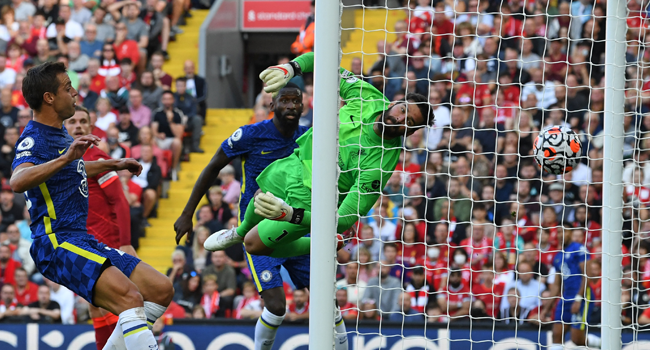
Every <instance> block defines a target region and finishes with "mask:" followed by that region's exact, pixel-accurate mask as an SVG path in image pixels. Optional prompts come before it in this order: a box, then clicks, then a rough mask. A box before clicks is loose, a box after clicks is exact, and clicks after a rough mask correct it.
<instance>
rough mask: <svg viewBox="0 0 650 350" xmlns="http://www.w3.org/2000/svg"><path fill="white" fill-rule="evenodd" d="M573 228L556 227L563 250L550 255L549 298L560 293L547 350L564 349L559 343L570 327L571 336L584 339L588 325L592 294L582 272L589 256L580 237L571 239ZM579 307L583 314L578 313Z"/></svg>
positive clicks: (584, 272) (567, 226) (584, 273)
mask: <svg viewBox="0 0 650 350" xmlns="http://www.w3.org/2000/svg"><path fill="white" fill-rule="evenodd" d="M574 230H578V229H574V228H573V227H571V226H569V225H566V226H564V227H559V228H558V231H559V232H558V234H559V235H560V238H561V239H562V240H561V242H562V250H561V251H559V252H558V253H557V254H556V255H555V258H553V267H554V268H555V280H554V281H553V284H552V285H551V288H550V292H551V298H556V297H558V296H559V299H558V301H557V306H556V307H555V316H554V321H555V323H554V324H553V344H552V345H551V346H550V348H549V350H561V349H564V345H562V344H563V343H564V335H565V334H566V333H567V332H568V331H569V329H571V339H573V340H578V339H580V338H581V336H582V338H584V326H585V325H586V324H589V321H590V320H589V316H590V313H589V312H588V308H589V303H590V301H591V300H589V299H590V298H591V293H590V291H589V290H588V286H587V275H586V271H585V267H586V265H587V260H588V259H589V255H588V252H587V248H585V246H584V245H583V244H581V243H578V242H579V241H583V240H580V239H575V240H574V239H572V233H573V231H574ZM552 304H553V303H550V304H548V305H549V307H548V308H547V309H545V310H544V312H543V313H542V314H546V312H548V311H549V309H550V306H551V305H552ZM585 307H586V308H587V309H586V310H585ZM581 310H582V311H583V314H582V315H580V316H578V315H579V313H580V311H581ZM583 316H584V317H583ZM574 322H575V324H574ZM572 325H573V327H572ZM579 345H584V344H579Z"/></svg>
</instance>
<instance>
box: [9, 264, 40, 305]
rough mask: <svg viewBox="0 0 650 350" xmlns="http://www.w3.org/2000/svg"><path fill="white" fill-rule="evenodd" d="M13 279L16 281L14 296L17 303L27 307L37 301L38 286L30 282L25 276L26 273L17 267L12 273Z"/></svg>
mask: <svg viewBox="0 0 650 350" xmlns="http://www.w3.org/2000/svg"><path fill="white" fill-rule="evenodd" d="M14 279H15V280H16V284H15V285H14V287H15V296H16V300H18V303H20V304H23V305H29V304H31V303H33V302H35V301H37V299H38V285H37V284H36V283H34V282H31V281H30V280H29V278H28V276H27V271H25V269H24V268H22V267H19V268H17V269H16V271H15V272H14Z"/></svg>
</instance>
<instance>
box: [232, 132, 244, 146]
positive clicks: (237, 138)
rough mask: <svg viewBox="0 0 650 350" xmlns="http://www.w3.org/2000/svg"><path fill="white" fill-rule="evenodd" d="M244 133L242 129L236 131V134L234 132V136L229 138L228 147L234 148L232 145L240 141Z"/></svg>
mask: <svg viewBox="0 0 650 350" xmlns="http://www.w3.org/2000/svg"><path fill="white" fill-rule="evenodd" d="M243 133H244V131H242V129H241V128H239V129H237V130H235V132H233V133H232V135H231V136H230V137H229V138H228V146H230V148H232V143H233V142H237V141H239V140H240V139H241V136H242V134H243Z"/></svg>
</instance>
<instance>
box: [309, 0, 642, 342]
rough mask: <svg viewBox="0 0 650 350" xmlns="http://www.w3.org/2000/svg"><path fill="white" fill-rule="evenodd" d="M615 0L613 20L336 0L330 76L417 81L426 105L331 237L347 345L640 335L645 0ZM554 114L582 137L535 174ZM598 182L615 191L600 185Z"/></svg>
mask: <svg viewBox="0 0 650 350" xmlns="http://www.w3.org/2000/svg"><path fill="white" fill-rule="evenodd" d="M609 1H614V0H609ZM620 1H624V2H625V6H626V12H627V16H626V17H619V18H614V19H612V17H611V16H610V17H606V16H607V14H606V7H607V4H606V1H604V0H599V1H592V0H569V1H561V0H560V1H558V0H529V1H523V0H522V1H518V0H509V1H487V0H457V1H451V0H449V1H442V0H440V1H429V0H405V1H400V2H399V3H397V1H384V0H381V1H379V0H374V1H373V0H365V1H363V3H360V2H351V1H343V3H342V5H341V6H342V17H341V67H343V68H345V69H346V70H348V71H349V72H350V74H349V75H346V76H343V77H342V79H352V78H353V77H352V75H354V77H356V78H357V79H363V80H365V81H366V82H368V83H370V85H372V86H373V87H374V88H376V89H377V90H379V91H380V92H382V93H383V94H384V95H385V96H386V98H387V99H388V100H389V101H397V100H403V99H404V98H405V96H406V95H407V94H411V93H418V94H421V95H424V96H425V97H426V99H427V101H428V103H429V104H430V105H431V106H432V108H433V111H434V114H435V122H434V125H433V126H432V127H426V128H423V129H420V130H418V131H416V132H415V133H414V134H412V135H411V136H410V137H408V138H405V139H404V142H403V144H402V145H401V146H397V147H401V150H400V153H399V160H398V163H397V167H396V170H395V172H394V173H392V175H391V174H390V173H389V172H385V173H384V174H385V176H386V177H387V178H389V179H388V182H387V184H386V186H385V187H384V186H382V187H381V188H380V187H379V186H376V188H375V190H376V191H377V192H381V196H380V197H379V199H378V200H377V202H376V204H375V205H374V207H373V209H372V210H371V211H370V212H369V213H368V214H367V215H361V216H359V217H358V222H357V224H356V228H357V231H356V234H355V235H354V236H353V238H352V239H351V240H350V241H348V242H347V245H346V246H345V247H344V248H343V249H341V250H340V251H339V252H338V253H337V254H338V257H337V276H336V278H337V281H336V303H337V305H338V306H339V307H340V308H341V311H342V315H343V318H344V319H345V322H346V324H347V331H348V339H349V345H350V349H355V350H362V349H363V350H370V349H395V350H398V349H440V350H443V349H445V350H446V349H452V348H454V349H550V350H557V349H562V348H567V349H570V348H581V349H584V348H586V346H589V348H600V339H601V335H602V332H604V328H606V327H610V328H611V327H615V328H618V329H620V330H621V339H620V341H619V342H618V343H619V347H618V348H619V349H620V348H624V349H644V348H646V349H647V348H650V332H648V331H646V330H645V329H646V327H648V325H650V289H649V288H650V259H648V257H649V255H648V254H649V253H650V241H649V240H648V236H649V233H650V220H649V215H648V213H649V212H648V209H647V208H648V205H650V139H649V137H648V135H649V134H648V132H650V116H648V112H650V51H649V50H648V49H647V47H648V45H650V33H649V32H648V31H647V29H646V28H647V27H648V21H647V17H648V14H649V12H648V10H649V9H648V4H649V3H648V2H647V1H645V0H629V1H627V0H620ZM617 20H618V21H619V23H622V22H621V21H623V22H625V35H624V37H625V38H624V40H625V50H626V52H625V62H626V63H625V72H624V74H621V76H619V77H616V78H617V79H620V80H619V81H621V82H624V86H625V100H624V101H621V102H620V103H624V105H625V107H624V112H625V113H624V116H623V115H620V116H618V119H617V121H616V122H617V123H621V124H623V128H624V135H622V137H618V136H616V135H608V134H607V133H606V132H605V115H606V112H607V111H605V95H606V90H607V88H608V86H606V84H605V80H606V79H605V71H606V70H607V65H608V64H613V63H611V62H610V61H608V59H607V55H608V53H606V52H605V51H606V50H605V46H606V40H605V37H606V35H605V34H606V25H615V24H613V23H616V21H617ZM619 34H620V33H619ZM619 54H621V53H619ZM366 88H367V87H366ZM609 88H611V87H609ZM315 98H318V96H316V97H315ZM342 102H343V103H348V104H349V103H357V102H358V101H345V100H344V101H342ZM364 102H365V101H364ZM379 102H381V101H379ZM386 107H388V104H386ZM410 108H413V106H411V107H410ZM610 115H611V114H610ZM380 121H381V120H380ZM349 123H354V121H351V122H346V121H343V120H342V121H341V125H340V127H341V128H343V127H346V124H349ZM558 125H564V126H566V127H568V128H570V129H571V130H572V131H573V132H575V133H576V134H578V135H579V137H580V140H581V143H582V152H581V155H580V162H579V164H578V166H576V167H575V168H573V169H572V171H570V172H568V173H566V174H564V175H551V174H548V173H543V172H541V171H540V168H539V167H538V165H537V164H536V163H535V159H534V157H533V155H532V154H533V144H534V141H535V139H536V137H537V135H539V133H540V131H542V130H544V129H545V128H546V127H549V126H558ZM366 130H367V129H364V132H365V131H366ZM370 130H372V129H370ZM375 130H377V129H375ZM361 137H362V136H360V138H361ZM608 137H612V138H614V139H615V138H617V137H618V139H621V138H622V144H623V157H624V158H623V159H624V162H623V163H620V164H619V165H620V167H624V169H623V174H622V180H620V179H619V180H617V179H615V178H610V179H604V178H603V174H604V173H607V172H608V169H606V168H605V167H607V166H608V165H607V164H611V162H610V163H608V162H607V160H608V159H606V158H605V153H604V145H605V144H606V143H607V141H606V140H607V138H608ZM619 141H620V140H619ZM361 144H362V141H361V139H360V140H359V143H358V144H356V145H354V144H353V145H349V144H348V145H340V146H339V147H340V149H339V150H342V149H343V147H354V146H356V147H359V145H361ZM394 144H395V143H394V142H388V141H384V147H385V149H386V150H393V149H394V148H395V147H396V146H395V145H394ZM363 152H364V150H360V156H359V158H362V156H363ZM386 154H388V153H386ZM391 154H392V153H391ZM316 161H317V160H316V159H315V160H314V162H316ZM339 161H341V160H340V158H339ZM385 161H389V160H388V159H385ZM355 170H356V171H357V172H358V173H362V172H363V171H366V170H368V169H364V168H363V165H362V161H361V160H359V167H358V168H357V169H352V170H351V171H353V172H354V171H355ZM373 170H380V169H373ZM619 170H620V169H619ZM346 171H350V170H346V169H342V171H341V174H343V173H345V172H346ZM610 173H611V172H610ZM614 173H616V172H614ZM608 181H609V182H608ZM608 184H612V185H614V186H621V187H623V198H622V199H621V200H618V201H617V200H616V199H614V200H610V202H609V203H604V202H603V192H604V191H603V188H604V187H606V186H607V185H608ZM351 193H352V192H351ZM351 193H339V198H341V197H342V196H344V195H352V194H351ZM604 209H608V210H607V213H611V210H610V209H612V210H618V215H619V216H621V215H622V218H623V219H622V223H623V224H622V225H620V227H616V228H614V229H613V231H614V232H615V234H616V237H619V239H621V238H622V249H621V251H620V252H618V253H616V254H613V255H612V256H613V257H616V258H618V259H621V261H622V265H621V266H620V270H621V275H622V278H620V277H616V278H617V280H616V282H617V283H620V284H621V288H620V293H618V295H616V298H609V299H608V300H605V299H603V296H602V293H601V287H602V284H603V282H602V281H603V279H606V278H608V277H607V276H605V277H602V278H601V275H602V273H601V271H603V268H602V261H603V253H602V252H603V243H604V242H603V240H604V237H605V235H603V234H602V232H603V226H602V225H603V216H604V214H603V212H604V211H605V210H604ZM362 214H365V213H362ZM614 222H616V220H614ZM610 237H611V235H610ZM605 305H615V306H617V307H620V315H614V316H615V317H614V318H615V319H616V320H613V321H612V320H603V319H601V311H600V309H601V308H602V307H604V306H605ZM619 319H620V321H618V320H619ZM612 325H614V326H612ZM581 346H582V347H581Z"/></svg>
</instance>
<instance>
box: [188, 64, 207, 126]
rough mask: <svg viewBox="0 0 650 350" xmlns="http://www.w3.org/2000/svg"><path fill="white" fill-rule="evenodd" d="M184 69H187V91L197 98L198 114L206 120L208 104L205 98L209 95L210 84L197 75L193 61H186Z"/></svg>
mask: <svg viewBox="0 0 650 350" xmlns="http://www.w3.org/2000/svg"><path fill="white" fill-rule="evenodd" d="M183 70H184V71H185V78H186V79H187V84H186V85H187V92H189V93H190V95H192V96H194V98H195V99H196V103H198V105H199V108H198V115H200V116H201V118H203V120H205V114H206V113H207V104H206V100H205V99H206V98H207V97H208V84H207V82H206V81H205V79H204V78H203V77H200V76H198V75H196V73H195V72H196V69H195V67H194V62H193V61H191V60H187V61H185V63H184V65H183Z"/></svg>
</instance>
